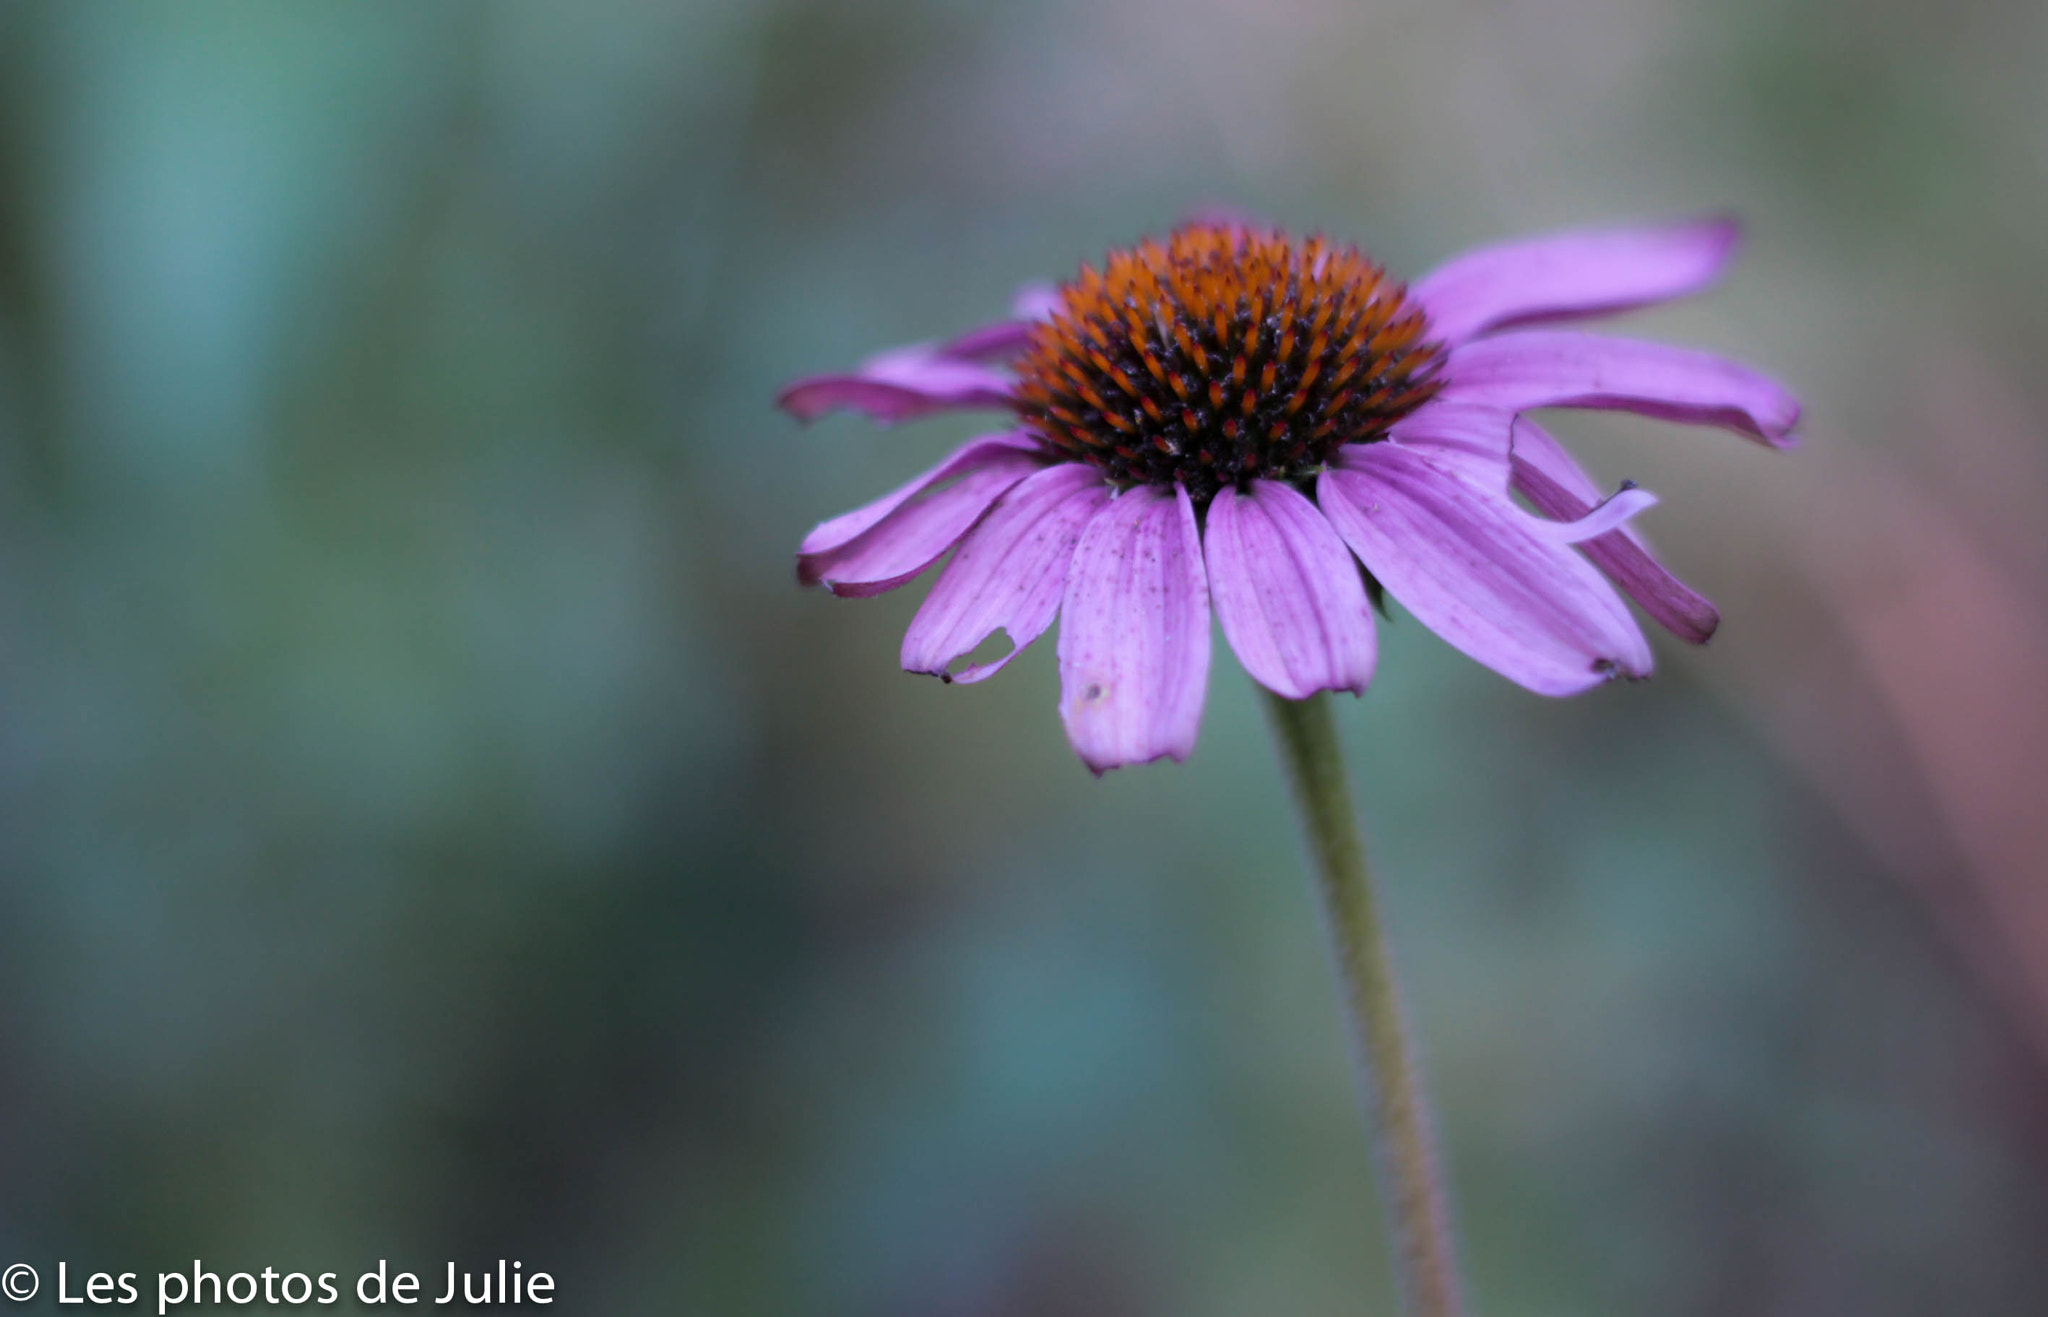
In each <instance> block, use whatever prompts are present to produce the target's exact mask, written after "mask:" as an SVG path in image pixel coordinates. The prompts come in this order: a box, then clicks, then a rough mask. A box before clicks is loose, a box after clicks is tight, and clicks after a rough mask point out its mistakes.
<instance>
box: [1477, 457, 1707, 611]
mask: <svg viewBox="0 0 2048 1317" xmlns="http://www.w3.org/2000/svg"><path fill="white" fill-rule="evenodd" d="M1514 480H1515V490H1516V491H1517V492H1518V493H1520V494H1521V495H1522V496H1523V497H1524V498H1526V499H1528V500H1529V502H1530V503H1531V504H1532V505H1534V506H1535V508H1536V510H1537V511H1538V512H1541V513H1543V514H1544V515H1545V516H1549V517H1556V518H1558V519H1559V520H1561V521H1575V520H1577V519H1578V518H1580V517H1584V516H1586V515H1587V513H1588V512H1589V511H1591V510H1592V508H1593V506H1594V504H1595V503H1596V502H1597V501H1598V499H1599V497H1600V487H1599V486H1598V485H1596V484H1595V483H1594V482H1593V478H1592V477H1591V476H1589V475H1587V474H1586V472H1585V470H1584V469H1583V468H1582V467H1580V466H1579V464H1578V463H1577V462H1575V461H1573V460H1572V456H1571V454H1570V453H1567V452H1566V451H1565V450H1564V446H1563V445H1561V444H1559V443H1558V442H1557V440H1556V439H1555V438H1553V437H1552V436H1551V434H1550V432H1549V431H1547V430H1545V429H1543V428H1542V427H1541V426H1539V425H1537V424H1536V423H1535V422H1534V421H1530V420H1517V421H1516V422H1515V456H1514ZM1579 548H1580V549H1581V550H1582V551H1583V552H1584V553H1585V555H1586V556H1587V557H1588V558H1590V559H1592V560H1593V563H1594V565H1595V566H1597V567H1599V568H1600V570H1601V571H1603V572H1606V573H1607V575H1608V577H1609V578H1610V579H1612V580H1613V582H1614V583H1615V584H1616V585H1618V586H1620V587H1621V588H1622V591H1623V593H1625V594H1627V595H1628V597H1629V598H1631V599H1633V600H1635V601H1636V603H1637V605H1638V606H1640V607H1641V608H1642V610H1643V611H1644V612H1645V613H1648V614H1649V615H1650V616H1651V618H1653V619H1654V620H1655V621H1656V622H1657V624H1658V625H1659V626H1661V627H1663V628H1664V629H1665V630H1666V631H1669V632H1670V633H1671V634H1672V635H1674V636H1677V637H1678V638H1679V639H1680V640H1684V641H1687V642H1689V643H1691V644H1695V645H1704V644H1705V643H1706V642H1707V639H1708V638H1709V637H1710V636H1712V635H1713V634H1714V630H1715V628H1716V627H1718V626H1720V625H1721V614H1720V613H1719V612H1718V611H1716V609H1715V608H1714V605H1713V604H1712V603H1710V602H1709V601H1708V600H1707V598H1706V597H1705V596H1704V595H1702V594H1700V593H1699V592H1698V591H1696V590H1694V589H1693V588H1692V587H1691V586H1689V585H1687V584H1686V583H1685V582H1683V581H1681V580H1679V579H1678V578H1677V577H1676V576H1673V575H1672V574H1671V573H1670V571H1669V570H1667V569H1666V568H1665V566H1664V564H1662V563H1660V562H1658V561H1657V558H1656V555H1655V554H1653V553H1652V552H1651V551H1650V546H1649V544H1648V543H1647V542H1645V541H1644V539H1643V537H1642V535H1641V534H1640V533H1639V532H1638V531H1636V529H1635V528H1634V527H1623V528H1621V529H1618V530H1610V531H1608V532H1607V533H1606V534H1604V535H1599V536H1596V537H1594V538H1593V539H1590V540H1587V541H1586V542H1585V543H1583V544H1581V545H1580V546H1579Z"/></svg>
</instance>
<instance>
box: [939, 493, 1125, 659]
mask: <svg viewBox="0 0 2048 1317" xmlns="http://www.w3.org/2000/svg"><path fill="white" fill-rule="evenodd" d="M1108 501H1109V486H1107V485H1105V484H1104V483H1103V481H1102V473H1101V472H1100V471H1098V470H1096V469H1095V468H1094V467H1092V466H1088V465H1086V464H1085V463H1077V462H1065V463H1061V464H1060V465H1058V466H1052V467H1047V468H1046V469H1045V470H1043V471H1040V472H1039V473H1038V474H1036V475H1034V476H1031V477H1030V478H1028V479H1026V480H1025V481H1023V482H1022V483H1021V484H1018V485H1016V486H1015V487H1013V488H1012V489H1011V490H1010V492H1009V493H1007V494H1005V495H1003V497H1002V499H1001V500H1000V501H999V502H997V504H996V505H995V507H993V508H991V509H990V510H989V514H988V516H986V517H984V518H983V519H982V521H981V524H980V525H978V526H976V527H975V528H974V529H973V530H971V531H969V532H968V533H967V538H965V539H963V540H961V541H960V551H959V552H958V553H955V554H954V555H953V560H952V561H951V562H949V563H947V564H946V569H945V570H944V571H943V572H941V573H939V579H938V581H937V582H936V583H934V584H933V586H932V592H931V594H930V595H929V596H927V597H926V599H925V601H924V605H923V607H921V608H919V609H918V610H917V616H916V618H914V619H913V620H912V621H911V623H910V630H909V631H907V632H905V633H904V636H903V666H904V667H905V668H906V669H908V670H909V671H911V672H929V673H931V674H932V675H934V676H936V677H939V678H942V679H943V680H946V681H968V682H971V681H980V680H982V679H983V678H984V677H991V676H994V675H995V674H996V672H997V671H998V670H1000V669H1001V668H1002V666H1003V665H1004V664H1005V663H1008V662H1009V661H1010V660H1011V659H1013V658H1015V657H1016V656H1017V655H1018V654H1020V653H1022V652H1023V651H1024V647H1025V646H1026V645H1028V644H1030V643H1031V642H1032V641H1034V640H1036V639H1037V638H1038V637H1039V636H1040V635H1041V634H1042V633H1043V632H1044V631H1045V629H1046V628H1047V627H1048V626H1051V625H1052V619H1053V618H1054V616H1055V615H1057V614H1058V612H1059V609H1060V600H1061V598H1062V597H1063V596H1064V594H1065V592H1066V588H1067V566H1068V564H1069V563H1070V562H1072V561H1073V557H1074V545H1075V544H1076V543H1078V542H1079V540H1080V538H1081V531H1082V529H1083V528H1084V527H1086V526H1087V524H1088V522H1089V520H1090V519H1092V518H1093V517H1094V516H1095V514H1096V512H1098V511H1099V510H1100V509H1101V507H1102V505H1103V504H1105V503H1107V502H1108ZM997 631H1002V632H1004V633H1005V634H1007V635H1008V636H1009V638H1010V646H1011V647H1010V652H1009V653H1007V654H1005V655H1003V656H1002V657H1001V658H998V659H995V660H993V661H991V662H988V663H979V664H976V665H974V666H973V667H970V668H966V669H964V670H963V671H960V672H957V673H951V674H949V673H948V672H947V671H946V669H947V668H948V667H949V666H951V665H952V664H953V663H954V662H956V661H957V660H958V659H959V658H960V657H961V656H962V655H965V654H970V653H972V652H973V651H974V649H975V647H976V646H977V645H979V644H981V642H983V641H984V640H987V639H988V638H989V637H990V636H992V635H994V634H995V633H996V632H997Z"/></svg>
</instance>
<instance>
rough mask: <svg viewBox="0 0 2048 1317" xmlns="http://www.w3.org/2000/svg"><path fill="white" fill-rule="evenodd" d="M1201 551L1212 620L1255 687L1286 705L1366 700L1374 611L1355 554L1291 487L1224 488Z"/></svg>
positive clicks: (1267, 483) (1257, 484)
mask: <svg viewBox="0 0 2048 1317" xmlns="http://www.w3.org/2000/svg"><path fill="white" fill-rule="evenodd" d="M1203 548H1204V552H1205V554H1206V558H1207V562H1208V567H1209V594H1210V597H1211V598H1212V599H1213V600H1214V601H1215V604H1216V620H1217V621H1219V622H1221V623H1222V624H1223V635H1224V638H1225V639H1226V640H1228V641H1229V642H1230V648H1231V649H1232V650H1233V651H1234V652H1235V653H1236V654H1237V660H1238V662H1240V663H1242V664H1243V665H1244V670H1245V671H1246V672H1247V673H1249V674H1250V675H1251V678H1252V680H1254V681H1256V682H1258V683H1259V684H1260V685H1261V686H1264V687H1266V689H1268V690H1270V691H1273V692H1275V693H1276V694H1280V695H1284V696H1286V697H1287V698H1288V699H1290V700H1305V699H1307V698H1308V697H1309V696H1311V695H1313V694H1315V693H1316V692H1317V691H1326V690H1348V691H1351V692H1353V693H1355V694H1361V695H1362V694H1364V693H1365V687H1366V683H1367V682H1369V681H1371V680H1372V672H1373V664H1374V661H1375V659H1376V658H1377V657H1378V650H1377V648H1376V644H1375V641H1374V638H1373V627H1372V606H1371V605H1370V604H1369V603H1367V602H1366V598H1365V585H1364V583H1363V582H1362V581H1360V580H1359V576H1358V567H1357V565H1356V564H1355V563H1353V562H1352V560H1351V552H1350V550H1348V549H1346V548H1345V547H1344V541H1343V540H1341V539H1339V538H1337V532H1336V531H1334V530H1332V529H1331V528H1330V523H1329V521H1328V520H1326V519H1325V518H1324V516H1323V514H1322V513H1320V512H1318V511H1317V510H1316V506H1315V504H1313V503H1311V502H1309V501H1308V500H1307V499H1306V498H1303V497H1302V496H1301V495H1300V494H1298V493H1296V492H1295V491H1294V489H1293V488H1292V487H1291V486H1289V485H1284V484H1280V483H1278V482H1276V481H1271V480H1255V481H1253V482H1252V485H1251V493H1250V494H1249V495H1241V494H1239V493H1238V492H1237V490H1236V489H1234V488H1232V487H1231V486H1229V485H1225V486H1224V487H1223V488H1222V489H1220V490H1218V491H1217V493H1216V497H1215V499H1214V500H1212V501H1211V502H1210V504H1209V520H1208V525H1207V526H1206V527H1205V529H1204V532H1203Z"/></svg>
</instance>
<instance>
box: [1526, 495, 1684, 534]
mask: <svg viewBox="0 0 2048 1317" xmlns="http://www.w3.org/2000/svg"><path fill="white" fill-rule="evenodd" d="M1656 506H1657V496H1656V495H1655V494H1652V493H1651V492H1650V491H1649V490H1647V489H1643V488H1641V487H1640V486H1637V485H1625V486H1623V487H1622V488H1621V489H1619V490H1616V491H1615V492H1614V493H1613V494H1612V495H1610V496H1609V497H1607V498H1604V499H1601V500H1600V501H1599V502H1598V503H1596V504H1594V505H1593V506H1592V507H1591V508H1589V509H1587V510H1586V512H1585V514H1584V515H1583V516H1579V517H1573V518H1569V519H1562V520H1557V521H1539V522H1537V523H1536V527H1537V531H1538V533H1539V534H1542V535H1546V536H1548V537H1549V538H1551V539H1554V540H1556V541H1557V542H1558V543H1559V544H1583V543H1585V542H1586V541H1587V540H1591V539H1597V538H1599V537H1600V536H1602V535H1608V534H1612V533H1613V532H1614V531H1615V530H1617V529H1619V528H1620V527H1622V526H1624V525H1626V524H1627V523H1628V521H1629V519H1630V518H1632V517H1634V516H1635V515H1636V514H1637V513H1638V512H1642V511H1644V510H1645V509H1647V508H1654V507H1656Z"/></svg>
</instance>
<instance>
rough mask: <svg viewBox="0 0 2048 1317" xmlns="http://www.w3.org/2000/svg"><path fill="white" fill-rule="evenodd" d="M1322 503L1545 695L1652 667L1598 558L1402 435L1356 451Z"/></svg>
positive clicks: (1450, 626)
mask: <svg viewBox="0 0 2048 1317" xmlns="http://www.w3.org/2000/svg"><path fill="white" fill-rule="evenodd" d="M1316 501H1317V502H1318V503H1319V504H1320V505H1321V507H1322V510H1323V513H1324V515H1325V516H1327V517H1328V518H1329V519H1330V524H1331V525H1332V526H1335V527H1336V528H1337V533H1338V534H1339V535H1341V536H1343V537H1344V542H1345V543H1347V544H1349V545H1350V546H1351V548H1352V550H1353V552H1355V553H1357V554H1358V556H1359V558H1360V559H1362V560H1363V561H1364V563H1365V565H1366V567H1367V568H1368V569H1369V570H1370V571H1371V572H1372V574H1373V575H1374V576H1375V577H1377V578H1378V579H1379V580H1380V582H1381V583H1382V584H1384V585H1385V586H1386V587H1387V590H1388V591H1389V592H1390V593H1391V594H1393V596H1394V597H1395V598H1397V599H1399V600H1400V601H1401V603H1402V604H1403V605H1404V606H1405V607H1406V608H1407V609H1408V611H1409V612H1411V613H1413V614H1415V616H1416V617H1417V618H1419V619H1420V620H1421V621H1422V623H1423V625H1425V626H1427V627H1428V628H1429V629H1430V630H1432V631H1434V632H1436V633H1437V634H1438V635H1439V636H1442V637H1443V638H1444V639H1445V640H1447V641H1449V642H1450V643H1451V644H1452V645H1454V646H1456V647H1457V648H1458V649H1460V650H1463V651H1464V652H1465V653H1466V654H1468V655H1470V656H1471V657H1472V658H1474V659H1476V660H1478V661H1479V662H1481V663H1483V664H1485V665H1486V666H1487V667H1489V668H1492V669H1493V670H1494V671H1496V672H1498V673H1500V674H1501V675H1502V676H1504V677H1507V678H1508V679H1509V680H1511V681H1515V682H1518V683H1520V684H1521V685H1523V686H1526V687H1528V688H1529V689H1530V690H1532V691H1535V692H1537V693H1538V694H1541V695H1573V694H1577V693H1578V692H1580V691H1583V690H1586V689H1588V688H1590V687H1592V686H1596V685H1598V684H1599V683H1601V682H1603V681H1605V680H1606V679H1607V678H1608V677H1610V676H1611V675H1613V674H1614V673H1615V672H1617V671H1619V672H1622V673H1625V674H1627V675H1628V676H1631V677H1639V676H1644V675H1646V674H1648V672H1649V671H1650V647H1649V645H1648V643H1647V642H1645V641H1644V639H1643V633H1642V631H1641V630H1640V629H1639V628H1638V627H1637V626H1636V624H1635V620H1634V619H1633V618H1631V617H1630V616H1629V613H1628V608H1627V606H1626V605H1624V604H1623V603H1622V602H1621V599H1620V597H1619V596H1618V595H1616V594H1615V593H1614V587H1613V586H1611V585H1609V584H1608V583H1607V582H1606V581H1605V580H1603V579H1602V578H1601V576H1600V574H1599V573H1598V572H1596V571H1594V570H1593V568H1592V566H1591V565H1590V564H1588V563H1587V562H1586V560H1585V559H1584V558H1581V557H1580V556H1579V555H1578V554H1577V553H1575V552H1573V551H1572V549H1571V548H1569V547H1568V546H1566V545H1563V544H1559V543H1557V542H1556V541H1555V540H1554V539H1551V538H1549V537H1546V536H1544V535H1542V534H1540V533H1539V532H1538V531H1536V530H1535V529H1533V528H1532V526H1531V524H1530V523H1531V521H1532V520H1533V519H1532V518H1530V517H1529V516H1528V514H1526V513H1524V512H1522V511H1521V510H1520V509H1519V508H1516V507H1514V506H1513V505H1512V504H1510V503H1509V502H1508V501H1507V499H1506V497H1505V496H1494V495H1491V494H1488V493H1486V492H1484V491H1482V490H1479V489H1475V488H1474V487H1473V486H1472V485H1470V484H1469V483H1467V482H1466V481H1464V480H1461V479H1459V478H1457V477H1456V476H1454V475H1452V474H1450V473H1449V472H1446V471H1444V470H1442V469H1440V468H1438V467H1436V466H1434V465H1432V464H1431V463H1430V462H1429V460H1428V459H1427V458H1426V457H1425V456H1424V455H1422V454H1419V453H1417V452H1415V451H1413V450H1412V449H1409V448H1406V447H1404V446H1402V445H1400V444H1393V443H1381V444H1365V445H1360V446H1356V447H1353V448H1349V449H1346V450H1345V451H1344V455H1343V459H1342V465H1341V466H1337V467H1332V468H1331V469H1330V470H1328V471H1325V472H1324V473H1323V475H1322V476H1321V478H1320V479H1319V480H1318V481H1317V485H1316Z"/></svg>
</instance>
